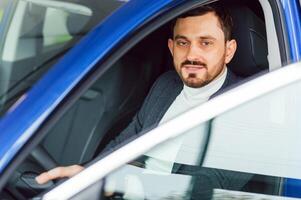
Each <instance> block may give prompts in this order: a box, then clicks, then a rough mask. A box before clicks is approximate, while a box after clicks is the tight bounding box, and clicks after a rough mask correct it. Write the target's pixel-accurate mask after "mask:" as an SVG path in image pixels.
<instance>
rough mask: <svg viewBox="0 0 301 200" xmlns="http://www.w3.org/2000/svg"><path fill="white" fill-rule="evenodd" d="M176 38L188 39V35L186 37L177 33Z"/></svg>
mask: <svg viewBox="0 0 301 200" xmlns="http://www.w3.org/2000/svg"><path fill="white" fill-rule="evenodd" d="M174 39H175V40H177V39H184V40H187V37H185V36H183V35H176V36H175V38H174Z"/></svg>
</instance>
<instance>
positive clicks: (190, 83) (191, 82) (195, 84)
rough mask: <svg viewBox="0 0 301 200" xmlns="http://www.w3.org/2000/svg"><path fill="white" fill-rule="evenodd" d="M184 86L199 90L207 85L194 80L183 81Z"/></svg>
mask: <svg viewBox="0 0 301 200" xmlns="http://www.w3.org/2000/svg"><path fill="white" fill-rule="evenodd" d="M184 83H185V85H186V86H188V87H192V88H200V87H203V86H205V85H207V84H208V83H207V82H205V81H200V80H198V81H195V80H185V81H184Z"/></svg>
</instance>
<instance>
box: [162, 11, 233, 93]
mask: <svg viewBox="0 0 301 200" xmlns="http://www.w3.org/2000/svg"><path fill="white" fill-rule="evenodd" d="M173 37H174V38H173V39H169V40H168V47H169V50H170V51H171V54H172V56H173V62H174V66H175V69H176V71H177V72H178V74H179V76H180V77H181V79H182V80H183V82H184V83H185V85H187V86H189V87H194V88H198V87H202V86H204V85H207V84H208V83H210V82H211V81H212V80H214V79H215V78H216V77H218V76H219V75H220V74H221V72H222V71H223V70H224V69H225V67H226V64H227V63H229V62H230V60H231V59H232V57H233V55H234V52H235V50H236V42H235V40H231V41H227V42H225V36H224V32H223V30H222V28H221V24H220V22H219V20H218V18H217V17H216V15H215V13H213V12H209V13H207V14H204V15H201V16H193V17H186V18H179V19H178V20H177V22H176V25H175V27H174V35H173Z"/></svg>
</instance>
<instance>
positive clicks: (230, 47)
mask: <svg viewBox="0 0 301 200" xmlns="http://www.w3.org/2000/svg"><path fill="white" fill-rule="evenodd" d="M236 48H237V43H236V40H230V41H227V43H226V57H225V63H226V64H228V63H229V62H230V61H231V60H232V58H233V56H234V54H235V52H236Z"/></svg>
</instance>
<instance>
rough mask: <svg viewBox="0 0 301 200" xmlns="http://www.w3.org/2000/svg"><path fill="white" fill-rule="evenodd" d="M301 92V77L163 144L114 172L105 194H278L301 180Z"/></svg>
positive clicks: (183, 196) (172, 196)
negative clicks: (288, 181) (289, 181)
mask: <svg viewBox="0 0 301 200" xmlns="http://www.w3.org/2000/svg"><path fill="white" fill-rule="evenodd" d="M300 91H301V82H298V83H294V84H292V85H289V86H286V87H283V88H281V89H278V90H277V91H274V92H271V93H269V94H267V95H265V96H263V97H260V98H257V99H255V100H253V101H251V102H249V103H246V104H244V105H242V106H239V107H237V108H235V109H233V110H231V111H229V112H226V113H224V114H221V115H220V116H218V117H216V118H214V119H212V120H210V121H208V122H205V123H203V124H200V125H198V126H197V127H195V128H193V129H191V130H189V131H187V132H186V133H183V134H182V135H181V136H179V137H177V138H175V139H171V140H169V141H167V142H165V143H163V144H160V145H158V146H157V147H155V148H154V149H152V150H151V151H149V152H147V153H145V154H144V155H143V156H141V157H139V158H138V159H136V160H134V161H133V162H131V163H129V164H127V165H125V166H123V167H122V168H120V169H119V170H116V171H115V172H113V173H112V174H110V175H109V176H107V177H106V179H105V180H106V184H105V186H104V191H105V192H104V194H105V195H106V196H107V197H110V198H112V199H117V198H118V199H207V198H208V199H210V198H211V197H213V199H225V198H226V197H229V198H238V199H240V198H243V197H246V196H248V197H250V198H264V199H275V197H274V196H272V195H279V194H280V191H281V190H282V189H283V188H282V185H281V180H282V179H283V178H294V179H297V180H298V179H299V180H300V181H301V173H300V167H301V162H300V153H299V152H300V146H301V135H300V132H301V125H300V123H299V119H300V118H301V112H300V107H301V105H300V104H301V93H300ZM209 130H210V131H209ZM208 133H209V134H210V140H209V143H208V148H207V151H206V152H207V153H206V156H205V158H204V157H203V156H204V155H203V152H204V150H203V149H204V147H205V144H204V142H205V140H204V138H205V137H206V136H207V134H208ZM203 158H204V162H203V164H202V165H201V163H202V159H203Z"/></svg>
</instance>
